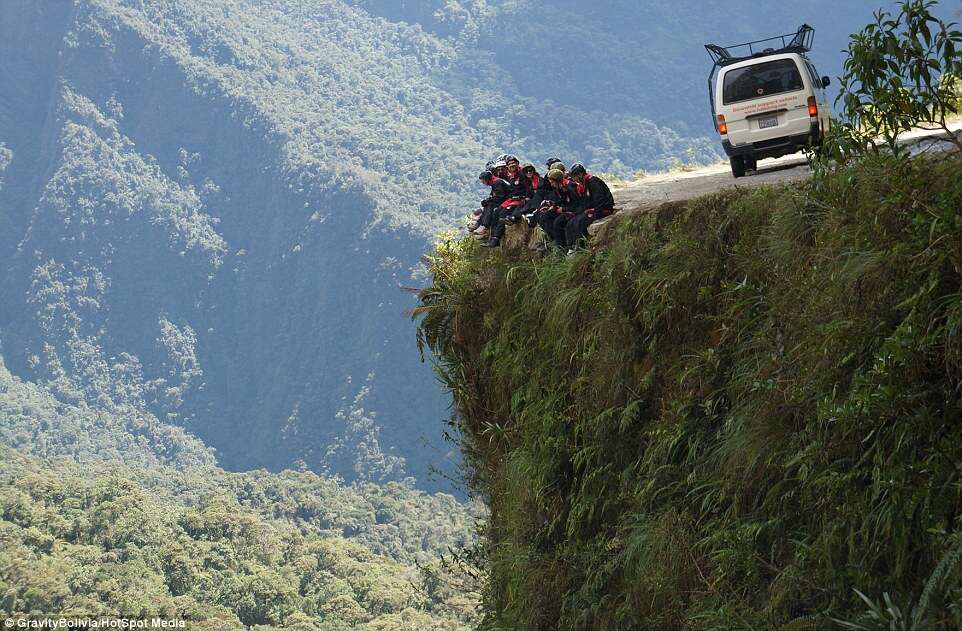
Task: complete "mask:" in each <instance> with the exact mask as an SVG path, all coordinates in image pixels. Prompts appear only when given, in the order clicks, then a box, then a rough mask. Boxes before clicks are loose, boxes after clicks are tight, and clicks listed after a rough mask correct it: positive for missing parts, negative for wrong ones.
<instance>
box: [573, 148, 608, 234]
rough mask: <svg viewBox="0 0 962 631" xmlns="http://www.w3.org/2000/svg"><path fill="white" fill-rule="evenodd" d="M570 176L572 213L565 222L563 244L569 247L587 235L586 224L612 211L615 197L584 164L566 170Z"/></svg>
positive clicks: (603, 182)
mask: <svg viewBox="0 0 962 631" xmlns="http://www.w3.org/2000/svg"><path fill="white" fill-rule="evenodd" d="M568 176H569V177H570V178H571V185H570V186H569V191H570V195H571V206H570V207H569V208H568V210H569V212H571V213H573V215H572V216H571V217H570V219H569V220H568V221H567V222H566V223H565V226H564V233H565V244H566V245H567V246H568V247H569V248H570V247H574V246H575V245H577V244H578V242H579V241H580V240H581V239H585V238H587V237H588V226H590V225H591V224H592V223H594V222H595V221H597V220H598V219H603V218H605V217H607V216H608V215H610V214H611V213H612V212H613V211H614V207H615V198H614V196H613V195H612V194H611V189H610V188H608V185H607V184H606V183H605V181H604V180H602V179H601V178H600V177H597V176H595V175H592V174H591V173H589V172H588V170H587V169H585V167H584V165H582V164H576V165H574V166H573V167H571V171H569V172H568Z"/></svg>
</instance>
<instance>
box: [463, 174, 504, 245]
mask: <svg viewBox="0 0 962 631" xmlns="http://www.w3.org/2000/svg"><path fill="white" fill-rule="evenodd" d="M478 179H479V180H481V182H482V183H483V184H485V185H487V186H490V187H491V194H490V195H488V197H487V198H485V199H484V200H483V201H482V202H481V217H480V218H479V221H478V223H479V224H480V225H479V226H478V227H477V228H475V229H474V230H473V231H472V234H473V235H474V236H475V237H477V238H478V239H487V238H488V236H489V235H490V234H491V228H492V227H493V226H495V225H497V221H498V213H499V212H500V210H501V205H502V204H504V203H505V201H506V200H509V199H510V198H511V185H510V184H508V183H507V182H505V181H504V180H502V179H501V178H499V177H498V176H496V175H495V174H494V173H492V172H491V171H484V172H483V173H482V174H481V175H479V176H478Z"/></svg>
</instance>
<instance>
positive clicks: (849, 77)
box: [828, 0, 962, 158]
mask: <svg viewBox="0 0 962 631" xmlns="http://www.w3.org/2000/svg"><path fill="white" fill-rule="evenodd" d="M936 4H937V2H936V0H904V1H903V2H902V3H901V10H900V11H899V13H898V14H897V15H895V16H892V15H891V14H889V13H888V12H886V11H879V12H877V13H876V14H875V22H873V23H872V24H869V25H868V26H866V27H865V28H864V29H863V30H862V31H861V32H859V33H856V34H855V35H853V36H852V39H851V41H850V43H849V46H848V57H847V59H846V61H845V65H844V69H845V74H844V76H843V77H842V79H841V92H840V94H839V101H840V102H841V105H842V114H843V121H842V123H841V125H838V128H837V130H836V133H835V134H833V139H834V140H835V142H830V143H829V144H828V146H829V147H830V148H833V149H834V154H835V155H833V156H832V157H835V158H841V157H843V156H844V154H845V152H846V150H848V151H853V150H854V151H855V152H856V153H858V152H859V151H860V150H861V151H864V150H872V151H877V150H878V149H879V144H878V140H877V139H880V138H881V139H882V140H883V141H884V144H883V145H882V146H883V147H887V148H888V149H890V150H891V151H892V152H893V153H896V154H898V153H899V146H898V143H897V140H898V136H899V134H901V133H903V132H906V131H908V130H910V129H913V128H917V127H922V128H925V129H938V130H942V131H944V132H945V134H946V139H947V140H948V141H949V142H951V143H953V144H954V145H955V147H956V148H957V149H958V150H959V151H962V141H960V140H959V138H958V137H957V136H956V135H955V133H954V132H952V131H951V130H950V128H949V125H948V122H947V121H948V120H950V119H951V117H952V116H953V115H956V114H958V113H959V112H960V101H959V95H958V88H957V82H958V79H957V78H958V77H959V76H960V71H962V31H959V30H957V29H956V24H955V23H946V22H944V21H942V20H940V19H938V18H936V17H935V16H933V15H932V8H933V7H934V6H935V5H936Z"/></svg>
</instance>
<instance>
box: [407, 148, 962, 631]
mask: <svg viewBox="0 0 962 631" xmlns="http://www.w3.org/2000/svg"><path fill="white" fill-rule="evenodd" d="M429 264H430V267H431V270H432V272H433V274H434V283H433V285H432V286H431V287H430V288H428V289H426V290H424V292H422V305H421V307H420V308H419V309H418V315H420V316H422V320H421V322H420V335H419V339H420V341H421V342H422V344H424V345H425V346H427V347H430V349H431V350H432V351H433V357H434V360H435V361H436V364H437V369H438V374H439V376H440V378H441V379H442V381H443V382H444V384H445V385H446V386H447V387H448V388H449V389H450V390H451V392H452V394H453V396H454V402H455V408H456V415H455V422H456V423H457V425H458V428H459V429H460V430H461V438H460V440H461V442H462V446H463V449H464V453H465V457H466V462H467V466H468V468H469V471H470V473H471V478H472V483H473V485H474V488H475V489H476V491H477V492H478V493H479V494H480V495H481V496H482V497H483V498H484V499H485V500H486V502H487V503H488V505H489V507H490V518H489V522H488V523H487V525H486V527H485V542H484V558H485V562H486V564H487V568H486V569H487V574H488V581H487V588H486V591H485V595H484V605H485V622H484V627H483V628H485V629H512V630H523V629H532V630H534V629H545V630H547V629H566V630H578V629H584V630H621V629H772V628H775V629H779V628H781V629H826V628H843V625H845V624H850V625H867V626H859V627H850V628H881V627H879V626H871V625H873V624H876V623H878V624H880V625H889V624H895V622H893V620H889V619H888V618H885V616H887V615H889V614H887V613H885V612H886V611H889V613H891V612H892V611H895V609H898V615H899V616H900V620H901V621H902V623H904V624H905V625H915V626H892V627H891V628H917V629H921V628H959V627H962V611H960V607H962V586H960V583H959V578H960V568H959V564H958V563H957V560H958V558H959V556H960V554H962V552H960V547H959V546H960V544H959V541H960V536H962V535H960V534H959V526H960V520H959V511H960V507H962V480H960V474H962V464H960V463H962V159H960V157H959V156H958V155H957V154H956V155H955V156H948V157H943V158H941V159H919V160H904V159H901V158H899V157H893V156H887V155H884V154H875V155H867V156H865V158H864V159H862V160H860V161H858V162H852V163H850V164H847V165H843V166H841V167H839V168H837V169H835V170H834V171H831V172H828V173H826V174H824V175H823V176H821V177H819V178H818V180H817V182H809V183H804V184H799V185H793V186H779V187H771V188H760V189H756V190H730V191H725V192H722V193H719V194H716V195H713V196H709V197H704V198H701V199H696V200H693V201H690V202H685V203H673V204H667V205H664V206H662V207H660V208H657V209H654V210H652V211H649V212H640V213H636V214H633V215H628V216H626V217H624V218H623V220H622V221H621V222H620V223H619V225H618V227H617V229H616V230H615V231H614V234H613V235H612V236H611V237H610V240H609V241H608V242H607V243H606V244H605V246H604V247H598V248H595V249H592V250H589V251H585V252H581V253H579V254H577V255H576V256H572V257H564V256H561V255H558V254H548V255H547V256H545V257H543V258H540V259H536V260H518V259H513V258H510V257H507V256H501V255H499V254H498V253H491V252H488V251H482V249H481V248H478V247H476V245H475V244H474V243H472V242H471V241H470V240H467V239H466V240H462V241H457V240H450V241H446V242H443V243H442V244H440V245H439V246H438V248H437V250H436V251H435V253H434V254H433V255H432V256H431V257H429ZM863 598H864V600H863ZM887 602H889V603H891V604H892V607H889V608H888V609H887V607H886V603H887ZM867 603H870V604H871V606H869V604H867ZM872 607H875V609H872ZM876 610H877V611H876ZM873 611H875V612H876V613H877V612H882V613H881V614H879V615H881V616H882V618H881V619H880V620H881V622H880V621H879V620H874V619H873V618H872V615H873ZM873 620H874V622H873ZM899 624H901V623H899ZM884 628H890V627H889V626H884Z"/></svg>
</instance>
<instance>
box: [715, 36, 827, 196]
mask: <svg viewBox="0 0 962 631" xmlns="http://www.w3.org/2000/svg"><path fill="white" fill-rule="evenodd" d="M813 36H814V29H812V28H811V27H810V26H808V25H803V26H802V27H801V28H800V29H799V30H798V32H797V33H795V34H794V35H780V36H777V37H776V38H769V39H767V40H760V41H759V42H749V43H747V44H738V45H736V46H729V47H724V48H723V47H720V46H716V45H714V44H709V45H708V46H706V48H708V50H709V52H710V53H711V54H712V58H713V59H714V60H715V67H714V68H713V69H712V76H711V77H709V88H710V92H711V100H712V114H713V115H714V119H715V129H716V130H717V131H718V133H719V135H720V136H721V139H722V147H723V148H724V149H725V153H726V154H728V157H729V159H730V161H731V167H732V174H733V175H734V176H735V177H736V178H737V177H742V176H743V175H745V172H746V171H754V170H756V168H757V166H758V161H759V160H762V159H764V158H777V157H780V156H784V155H788V154H790V153H795V152H797V151H799V150H800V149H802V148H804V147H809V146H816V145H819V144H820V143H821V141H822V138H823V136H824V134H825V132H826V131H827V130H828V129H829V127H830V125H831V110H830V104H829V101H828V96H827V94H826V92H825V88H826V87H827V86H828V84H829V78H828V77H820V76H819V74H818V71H817V70H816V69H815V66H814V65H813V64H812V62H811V60H810V59H809V58H808V57H807V56H806V54H805V53H807V52H808V51H809V50H810V49H811V41H812V38H813ZM789 37H791V38H792V39H791V40H788V41H787V42H786V38H789ZM779 38H782V40H783V45H782V46H781V47H779V48H772V47H767V48H763V49H762V50H761V51H760V52H754V48H755V47H757V45H758V44H765V43H768V42H771V41H772V39H775V40H777V39H779ZM741 46H747V47H749V50H748V55H743V56H738V55H735V54H732V52H731V51H732V49H736V48H738V47H741Z"/></svg>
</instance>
